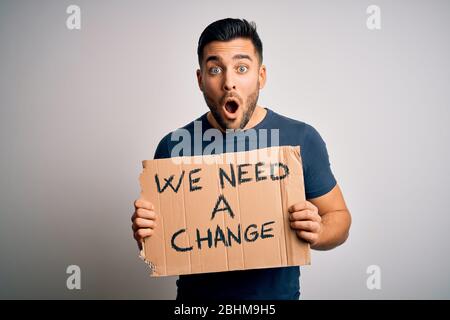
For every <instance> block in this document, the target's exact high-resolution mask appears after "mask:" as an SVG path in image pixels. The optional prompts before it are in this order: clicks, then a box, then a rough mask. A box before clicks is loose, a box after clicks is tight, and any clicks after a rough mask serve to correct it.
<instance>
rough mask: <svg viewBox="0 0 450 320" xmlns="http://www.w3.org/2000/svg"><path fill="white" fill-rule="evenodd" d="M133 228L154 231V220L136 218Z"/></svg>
mask: <svg viewBox="0 0 450 320" xmlns="http://www.w3.org/2000/svg"><path fill="white" fill-rule="evenodd" d="M133 225H134V226H136V227H137V229H139V228H151V229H154V228H155V227H156V222H155V220H149V219H142V218H136V220H134V223H133Z"/></svg>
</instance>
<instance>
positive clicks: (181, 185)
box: [139, 146, 310, 276]
mask: <svg viewBox="0 0 450 320" xmlns="http://www.w3.org/2000/svg"><path fill="white" fill-rule="evenodd" d="M142 164H143V168H144V170H143V173H142V174H141V175H140V179H139V180H140V184H141V190H142V193H141V197H142V198H143V199H145V200H147V201H150V202H152V203H153V205H154V206H155V212H156V214H157V215H158V217H157V220H156V223H157V226H156V228H155V232H154V234H153V236H151V237H149V238H146V239H145V240H144V244H143V249H142V251H141V258H142V259H143V260H144V261H145V262H146V263H147V264H148V265H149V266H150V269H151V275H152V276H169V275H181V274H193V273H204V272H219V271H231V270H243V269H256V268H271V267H282V266H295V265H305V264H310V248H309V244H308V243H307V242H304V241H302V240H300V239H299V238H298V237H297V235H296V234H295V231H294V230H292V229H291V227H290V224H289V213H288V208H289V207H290V206H291V205H293V204H294V203H297V202H300V201H304V200H305V189H304V184H303V170H302V162H301V157H300V147H299V146H297V147H292V146H283V147H271V148H264V149H257V150H253V151H247V152H235V153H223V154H219V155H207V156H194V157H177V158H169V159H158V160H144V161H142Z"/></svg>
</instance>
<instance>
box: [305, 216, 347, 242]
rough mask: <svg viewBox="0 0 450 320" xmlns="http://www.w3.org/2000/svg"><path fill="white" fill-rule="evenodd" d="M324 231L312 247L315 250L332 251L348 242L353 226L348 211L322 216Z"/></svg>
mask: <svg viewBox="0 0 450 320" xmlns="http://www.w3.org/2000/svg"><path fill="white" fill-rule="evenodd" d="M321 217H322V230H321V232H320V235H319V239H318V241H317V243H316V244H314V245H311V249H314V250H330V249H333V248H335V247H337V246H339V245H341V244H343V243H344V242H345V240H347V238H348V235H349V230H350V225H351V216H350V212H349V211H348V210H338V211H331V212H327V213H325V214H323V215H322V216H321Z"/></svg>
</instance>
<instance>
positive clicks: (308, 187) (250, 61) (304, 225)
mask: <svg viewBox="0 0 450 320" xmlns="http://www.w3.org/2000/svg"><path fill="white" fill-rule="evenodd" d="M197 53H198V59H199V65H200V69H199V70H197V80H198V85H199V88H200V90H201V91H202V93H203V95H204V98H205V101H206V104H207V105H208V107H209V110H210V111H209V112H207V113H205V114H203V115H202V116H201V117H199V118H198V119H196V121H197V123H196V124H195V123H194V121H193V122H191V123H189V124H187V125H186V126H184V127H183V128H182V129H183V130H187V131H188V132H189V133H190V136H191V137H193V136H194V130H199V128H201V132H200V134H201V136H203V133H204V132H205V131H206V130H210V129H214V128H215V129H216V130H220V131H219V132H220V134H222V135H223V136H224V139H223V143H224V145H223V149H222V150H223V152H226V151H228V150H232V151H243V150H251V149H254V148H259V147H266V146H271V145H277V144H279V145H281V146H282V145H293V146H296V145H300V146H301V156H302V165H303V172H304V183H305V192H306V199H307V201H305V202H301V203H297V204H295V205H293V206H292V207H291V208H290V220H291V228H292V229H293V232H296V234H297V236H298V237H299V238H301V239H303V240H305V241H307V242H309V243H310V245H311V248H312V249H316V250H329V249H332V248H334V247H336V246H338V245H340V244H342V243H343V242H344V241H345V240H346V239H347V237H348V233H349V229H350V224H351V217H350V213H349V211H348V209H347V207H346V204H345V201H344V198H343V195H342V193H341V191H340V188H339V186H338V185H337V182H336V180H335V178H334V176H333V173H332V171H331V169H330V163H329V159H328V153H327V149H326V145H325V143H324V141H323V140H322V138H321V136H320V135H319V133H318V132H317V131H316V130H315V129H314V128H313V127H312V126H310V125H308V124H306V123H304V122H301V121H297V120H294V119H290V118H287V117H285V116H282V115H280V114H278V113H276V112H275V111H273V110H271V109H269V108H263V107H261V106H259V105H257V102H258V96H259V90H260V89H262V88H263V87H264V85H265V82H266V67H265V66H264V65H263V64H262V62H263V54H262V43H261V40H260V38H259V36H258V33H257V32H256V26H255V25H254V23H249V22H247V21H246V20H245V19H244V20H239V19H223V20H219V21H216V22H214V23H212V24H210V25H209V26H208V27H207V28H206V29H205V30H204V31H203V33H202V34H201V36H200V39H199V43H198V50H197ZM230 129H235V130H238V132H237V134H243V135H245V133H246V131H248V130H249V129H251V130H260V129H266V130H267V131H270V130H276V129H278V130H279V131H278V133H279V135H278V139H277V140H278V141H271V139H272V138H271V135H270V134H268V135H267V136H268V138H269V139H268V141H264V142H263V141H259V140H258V139H260V136H259V135H257V136H256V139H257V140H258V141H256V144H255V143H253V144H252V143H250V141H247V140H246V141H245V143H244V144H242V143H241V144H240V146H241V149H240V150H239V149H238V148H235V147H236V143H237V142H236V141H237V140H238V139H237V140H235V139H234V137H235V136H234V137H233V139H231V140H230V139H227V137H228V134H227V131H229V130H230ZM247 142H248V143H247ZM177 143H178V139H173V136H172V134H171V133H169V134H168V135H166V136H165V137H164V138H163V139H162V140H161V142H160V143H159V145H158V147H157V149H156V153H155V158H156V159H158V158H169V157H172V156H182V155H184V156H191V155H197V154H199V153H203V152H204V148H205V146H206V145H208V144H209V143H210V142H209V141H203V142H202V143H203V145H202V146H201V148H198V147H197V148H196V147H195V146H194V142H193V141H192V148H190V150H191V151H192V152H191V154H186V153H185V152H182V153H181V154H173V152H172V151H173V148H174V146H175V145H176V144H177ZM230 146H231V147H232V149H230ZM242 148H243V149H242ZM187 150H189V148H188V149H187ZM183 153H184V154H183ZM153 209H154V207H153V205H152V204H151V203H149V202H146V201H144V200H142V199H138V200H136V201H135V212H134V214H133V216H132V221H133V225H132V229H133V232H134V237H135V239H136V241H138V245H139V247H141V241H142V240H143V239H144V238H145V237H151V236H152V234H153V228H154V227H155V225H156V224H157V223H158V220H157V213H155V212H154V211H153ZM261 254H264V253H263V252H262V253H261ZM299 277H300V268H299V267H281V268H268V269H255V270H243V271H230V272H217V273H205V274H193V275H182V276H180V277H179V279H178V280H177V287H178V291H177V299H180V300H181V299H208V300H210V299H284V300H288V299H298V298H299V296H300V286H299Z"/></svg>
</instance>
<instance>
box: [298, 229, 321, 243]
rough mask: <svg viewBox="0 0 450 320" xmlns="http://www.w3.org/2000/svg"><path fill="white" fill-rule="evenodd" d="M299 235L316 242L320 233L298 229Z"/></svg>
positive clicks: (308, 240)
mask: <svg viewBox="0 0 450 320" xmlns="http://www.w3.org/2000/svg"><path fill="white" fill-rule="evenodd" d="M297 235H298V236H299V237H300V238H301V239H303V240H305V241H306V242H309V243H315V242H316V241H317V238H318V235H317V233H314V232H308V231H297Z"/></svg>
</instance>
